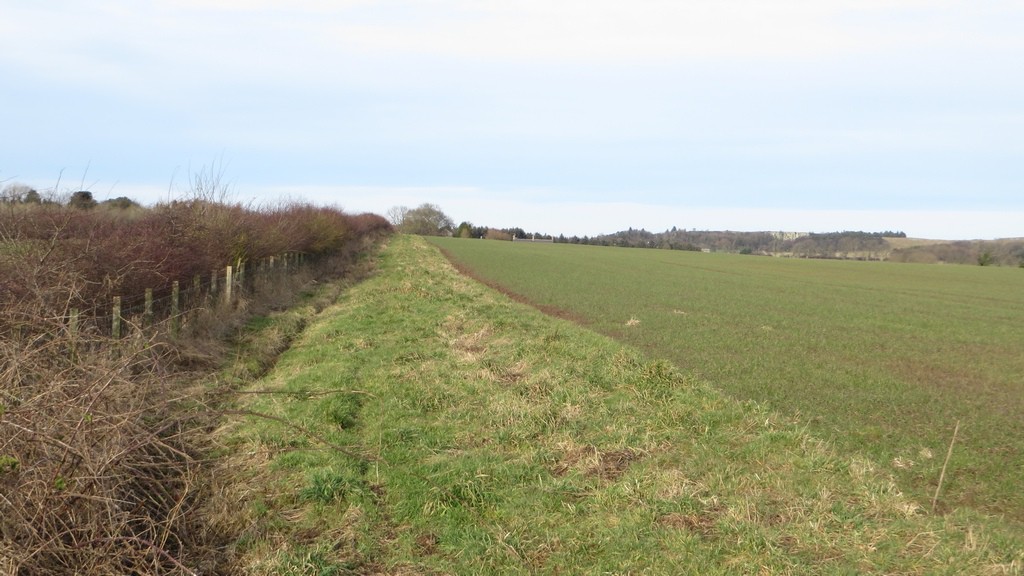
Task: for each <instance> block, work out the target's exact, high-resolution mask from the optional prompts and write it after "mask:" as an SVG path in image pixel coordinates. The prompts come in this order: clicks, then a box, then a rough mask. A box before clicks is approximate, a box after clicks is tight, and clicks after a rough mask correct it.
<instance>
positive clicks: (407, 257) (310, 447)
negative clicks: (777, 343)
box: [220, 236, 1024, 575]
mask: <svg viewBox="0 0 1024 576" xmlns="http://www.w3.org/2000/svg"><path fill="white" fill-rule="evenodd" d="M379 264H380V270H379V273H378V274H377V275H376V276H375V277H373V278H372V279H370V280H368V281H366V282H364V283H362V284H360V285H358V286H356V287H354V288H353V289H351V290H350V291H348V292H347V293H346V294H345V295H344V296H343V297H342V298H341V299H340V300H339V302H338V303H337V304H336V305H335V306H333V307H330V308H328V309H326V310H325V311H324V312H323V313H322V314H321V315H320V316H319V318H318V319H317V320H316V321H314V322H313V323H312V324H311V325H310V326H309V327H308V328H307V329H306V331H305V332H304V333H303V334H302V336H300V337H299V338H298V339H297V340H296V341H295V342H294V343H293V346H292V348H291V349H290V350H288V351H287V352H286V353H285V354H284V355H282V356H281V358H280V360H279V362H278V363H277V365H276V367H275V368H274V369H273V370H272V371H271V372H269V373H268V374H267V375H266V376H265V377H264V378H263V379H261V380H260V381H258V382H257V383H256V384H255V385H253V386H252V387H251V388H250V389H249V390H246V392H248V394H243V395H241V396H240V398H241V400H240V401H239V405H238V406H236V407H234V408H233V410H234V413H235V415H234V416H232V418H231V420H230V422H229V423H228V424H227V425H226V426H225V428H224V429H223V430H222V431H221V437H222V438H223V439H224V441H225V442H226V444H227V446H228V447H229V452H228V455H227V456H225V462H224V464H225V467H226V469H230V470H234V472H233V478H232V481H231V482H229V483H226V485H225V486H223V487H222V488H221V493H220V496H221V500H222V502H221V505H222V506H223V509H224V510H225V511H226V514H225V516H227V518H224V519H222V520H221V521H223V522H231V523H233V524H234V525H235V526H236V527H237V528H238V529H239V530H240V532H241V533H242V537H241V539H240V540H239V541H238V543H237V552H238V557H239V567H240V568H241V569H242V570H244V571H246V572H248V573H253V574H320V575H327V574H348V573H384V574H488V573H490V574H516V573H522V574H528V573H550V574H559V573H561V574H597V573H620V574H624V573H651V574H669V573H674V574H681V573H682V574H685V573H690V574H736V573H755V572H756V573H800V574H805V573H829V574H833V573H850V574H853V573H864V572H886V573H927V574H936V573H938V574H942V573H948V574H961V573H975V574H978V573H992V574H1019V573H1021V571H1022V566H1024V542H1022V541H1021V540H1020V538H1019V537H1018V536H1013V535H1010V534H1009V533H1008V532H1006V531H1005V530H1003V529H1002V528H1001V527H1000V526H999V525H998V524H995V523H993V522H991V521H989V520H987V519H983V518H980V517H977V516H971V515H968V514H966V513H960V514H951V515H948V516H946V517H936V516H931V515H928V514H926V513H924V512H922V511H921V510H920V508H919V507H918V506H917V505H915V504H914V503H913V501H912V500H910V499H908V498H905V497H904V496H902V495H901V494H900V493H899V492H898V491H897V490H896V488H895V487H894V484H893V482H892V481H891V480H890V479H888V478H887V477H885V476H884V475H883V474H881V473H879V472H878V471H877V470H876V467H875V465H874V464H873V463H872V462H871V461H869V460H867V459H864V458H847V457H839V456H837V455H836V454H835V452H834V451H833V450H832V449H831V448H830V447H829V446H828V445H826V444H824V443H822V442H820V441H818V440H816V439H815V438H814V437H812V436H810V435H808V434H807V433H806V432H805V431H802V430H801V429H799V428H798V427H796V426H795V425H793V424H792V423H790V422H787V421H785V420H783V419H781V418H780V417H778V416H777V415H776V414H774V413H772V412H769V411H767V410H765V409H763V408H762V407H760V406H758V405H755V404H753V403H739V402H735V401H732V400H729V399H727V398H726V397H725V396H723V395H721V394H719V393H717V392H715V391H713V390H712V389H710V388H709V387H708V386H706V385H704V384H702V383H701V382H698V381H695V380H693V379H692V378H688V377H684V376H683V375H681V374H680V373H679V372H677V371H676V370H675V369H674V368H673V367H671V366H670V365H669V364H668V363H666V362H663V361H657V360H654V361H652V360H649V359H645V358H643V357H642V356H640V355H638V354H637V353H634V352H631V351H629V350H627V349H624V348H623V347H622V346H620V345H619V344H617V343H615V342H614V341H612V340H610V339H608V338H605V337H602V336H599V335H596V334H594V333H592V332H588V331H586V330H583V329H581V328H579V327H577V326H575V325H573V324H571V323H568V322H564V321H561V320H557V319H553V318H550V317H547V316H544V315H542V314H540V313H539V312H536V311H535V310H533V309H531V308H528V307H526V306H522V305H519V304H516V303H513V302H511V301H509V300H508V299H506V298H505V297H504V296H502V295H500V294H499V293H497V292H495V291H492V290H490V289H487V288H485V287H483V286H481V285H479V284H477V283H475V282H473V281H471V280H468V279H466V278H464V277H462V276H460V275H458V274H457V273H456V272H455V271H454V270H453V269H452V268H451V267H450V265H449V264H448V263H447V262H446V261H445V260H444V258H443V257H442V256H441V255H440V254H439V253H438V251H437V250H436V249H435V248H433V247H432V246H430V245H428V244H427V243H426V242H424V241H423V240H421V239H418V238H415V237H405V236H399V237H396V238H394V239H393V240H391V242H390V245H389V247H388V248H387V249H386V250H385V252H384V253H383V254H382V256H381V257H380V263H379Z"/></svg>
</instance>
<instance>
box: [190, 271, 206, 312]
mask: <svg viewBox="0 0 1024 576" xmlns="http://www.w3.org/2000/svg"><path fill="white" fill-rule="evenodd" d="M202 289H203V279H202V278H200V276H199V274H196V275H195V276H193V277H192V296H189V298H188V301H189V302H191V304H189V306H190V307H191V308H195V307H196V306H197V305H198V304H196V302H198V300H199V291H200V290H202Z"/></svg>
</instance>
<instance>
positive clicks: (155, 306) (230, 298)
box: [66, 253, 307, 353]
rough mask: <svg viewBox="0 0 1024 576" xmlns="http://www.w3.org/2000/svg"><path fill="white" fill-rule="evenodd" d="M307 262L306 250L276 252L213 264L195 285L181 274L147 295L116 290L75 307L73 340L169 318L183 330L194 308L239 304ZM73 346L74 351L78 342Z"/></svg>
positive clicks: (70, 323) (70, 320) (114, 334)
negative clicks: (101, 300) (252, 261)
mask: <svg viewBox="0 0 1024 576" xmlns="http://www.w3.org/2000/svg"><path fill="white" fill-rule="evenodd" d="M289 263H290V264H291V266H290V267H289ZM305 264H307V258H306V256H305V255H304V254H301V253H288V254H283V255H280V256H276V257H275V256H270V257H268V258H264V259H262V260H261V261H259V262H257V263H256V266H252V267H250V269H249V270H247V268H246V261H244V260H241V261H236V262H235V264H234V265H227V266H225V267H224V268H222V269H219V270H216V269H215V270H212V271H211V272H210V277H209V281H208V282H205V283H204V282H203V279H202V275H200V274H196V275H195V276H194V277H193V278H192V282H191V286H188V283H186V287H185V288H183V287H182V283H181V281H180V280H174V281H173V282H171V285H170V287H169V288H168V287H167V286H164V287H163V288H162V289H161V290H155V289H154V288H146V289H145V293H144V294H143V295H142V296H137V295H136V296H135V297H133V298H125V297H123V296H120V295H119V296H114V297H113V299H112V302H111V304H109V305H103V304H96V305H94V306H92V307H91V308H85V309H83V308H70V309H69V310H68V314H67V317H66V325H67V329H68V331H69V332H70V334H71V336H72V342H74V341H75V340H76V338H75V337H76V336H77V335H79V334H81V333H82V331H84V330H89V331H92V332H96V333H99V334H104V333H106V334H109V335H110V337H111V338H112V339H114V340H118V339H120V338H122V336H125V335H126V332H127V331H130V330H134V331H138V330H143V329H147V328H153V327H156V326H159V325H161V324H164V323H167V324H169V327H170V330H171V332H172V333H173V334H175V335H177V334H178V332H179V331H180V330H181V327H182V321H183V319H185V318H186V317H187V316H188V315H189V313H191V312H193V311H196V310H200V309H209V308H212V307H217V306H226V307H231V306H234V305H235V304H236V303H237V301H238V299H239V298H241V297H242V296H243V295H244V294H245V293H246V292H247V291H248V290H250V289H253V288H255V287H256V285H257V282H258V281H259V280H261V279H271V278H272V277H273V275H286V274H288V273H294V272H295V271H297V270H299V269H300V267H301V266H302V265H305ZM158 294H164V295H163V296H158ZM158 317H160V318H159V319H158ZM133 319H137V320H133ZM108 331H109V332H108ZM71 352H72V353H74V344H72V351H71Z"/></svg>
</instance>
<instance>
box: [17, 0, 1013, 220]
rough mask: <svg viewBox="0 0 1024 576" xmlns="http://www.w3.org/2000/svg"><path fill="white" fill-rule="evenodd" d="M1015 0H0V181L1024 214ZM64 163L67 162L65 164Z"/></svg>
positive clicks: (586, 211) (523, 208)
mask: <svg viewBox="0 0 1024 576" xmlns="http://www.w3.org/2000/svg"><path fill="white" fill-rule="evenodd" d="M1022 31H1024V4H1022V3H1020V2H978V1H974V2H956V1H941V0H927V1H925V0H888V1H884V2H871V1H835V2H830V1H820V2H807V1H796V0H787V1H772V0H760V1H752V0H738V1H730V2H710V1H708V2H692V1H666V0H631V1H629V2H625V1H607V0H518V1H493V0H417V1H375V0H343V1H319V0H292V1H288V2H285V1H270V0H248V1H244V0H157V1H152V2H138V1H134V0H133V1H129V0H91V1H89V2H84V1H82V2H79V1H61V0H49V1H48V2H45V3H44V2H38V1H22V0H0V86H2V89H0V131H2V135H3V137H2V138H0V182H3V183H9V182H24V183H28V184H31V185H34V186H36V187H38V188H41V189H45V188H51V187H53V186H55V185H56V183H57V179H58V177H61V178H62V180H61V188H62V189H65V190H68V189H77V188H78V187H79V186H80V184H81V185H84V187H85V188H88V189H90V190H92V191H93V192H94V193H95V194H96V195H97V197H99V198H101V199H102V198H106V197H115V196H130V197H134V198H137V199H140V200H142V201H145V202H153V201H156V200H160V199H166V198H168V197H169V196H171V197H174V196H175V195H177V194H180V193H181V191H182V190H183V189H185V188H187V182H188V176H189V173H190V172H196V171H198V170H200V169H202V168H203V167H204V166H207V167H208V166H210V165H212V164H218V165H219V166H220V167H221V168H222V169H223V174H224V179H225V181H227V182H229V183H230V184H231V191H232V197H233V198H234V199H236V200H239V201H243V202H248V201H255V202H257V203H264V202H266V203H270V202H275V201H278V200H279V199H281V198H285V197H290V198H301V199H305V200H308V201H312V202H317V203H331V204H336V205H339V206H341V207H343V208H345V209H348V210H352V211H357V212H358V211H373V212H378V213H384V212H385V211H386V210H387V209H388V208H389V207H390V206H393V205H396V204H405V205H408V206H415V205H418V204H420V203H423V202H432V203H436V204H439V205H440V206H441V207H442V208H443V209H444V210H445V211H446V212H447V213H448V214H450V215H451V216H452V217H453V218H454V219H455V220H456V221H460V220H469V221H472V222H473V223H475V224H478V225H492V226H497V227H505V226H520V227H523V228H526V229H528V230H537V231H547V232H552V233H565V234H581V235H582V234H596V233H601V232H613V231H616V230H620V229H625V228H628V227H634V228H640V227H644V228H647V229H651V230H663V229H665V228H669V227H671V226H679V227H682V228H698V229H732V230H794V231H829V230H840V229H857V230H859V229H863V230H883V229H899V230H904V231H906V232H907V233H908V234H910V235H911V236H919V237H931V238H950V239H953V238H992V237H1009V236H1024V193H1022V183H1024V34H1022ZM61 174H63V176H61Z"/></svg>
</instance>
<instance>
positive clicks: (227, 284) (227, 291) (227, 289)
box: [224, 266, 231, 304]
mask: <svg viewBox="0 0 1024 576" xmlns="http://www.w3.org/2000/svg"><path fill="white" fill-rule="evenodd" d="M224 302H226V303H228V304H231V266H228V267H227V270H226V271H225V272H224Z"/></svg>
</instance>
